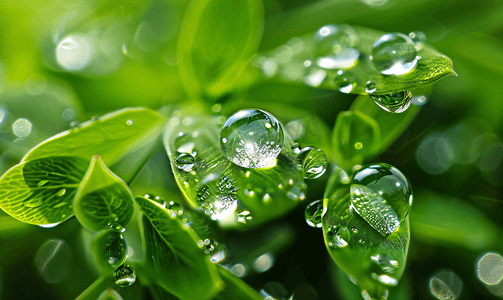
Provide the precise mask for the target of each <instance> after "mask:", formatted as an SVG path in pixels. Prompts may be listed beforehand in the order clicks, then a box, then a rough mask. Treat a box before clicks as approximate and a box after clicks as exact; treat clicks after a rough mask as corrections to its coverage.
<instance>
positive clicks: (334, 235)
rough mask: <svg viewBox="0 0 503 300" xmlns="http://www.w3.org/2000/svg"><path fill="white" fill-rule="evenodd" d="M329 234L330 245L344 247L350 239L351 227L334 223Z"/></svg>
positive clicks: (328, 231)
mask: <svg viewBox="0 0 503 300" xmlns="http://www.w3.org/2000/svg"><path fill="white" fill-rule="evenodd" d="M327 235H328V239H327V241H328V246H329V247H337V248H344V247H346V246H347V245H348V243H349V240H350V233H349V229H348V228H347V227H346V226H338V225H332V226H330V228H328V230H327Z"/></svg>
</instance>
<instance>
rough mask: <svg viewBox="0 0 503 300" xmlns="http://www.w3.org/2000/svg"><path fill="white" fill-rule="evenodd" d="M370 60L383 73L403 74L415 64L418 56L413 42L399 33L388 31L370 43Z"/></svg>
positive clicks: (409, 70)
mask: <svg viewBox="0 0 503 300" xmlns="http://www.w3.org/2000/svg"><path fill="white" fill-rule="evenodd" d="M371 59H372V62H373V63H374V66H375V67H376V69H377V70H378V71H379V72H380V73H381V74H384V75H403V74H407V73H409V72H411V71H412V70H413V69H414V68H415V67H416V65H417V62H418V57H417V50H416V47H415V45H414V42H413V41H412V40H411V39H410V38H409V37H408V36H406V35H404V34H401V33H388V34H385V35H383V36H381V37H380V38H379V39H377V41H375V42H374V44H373V45H372V57H371Z"/></svg>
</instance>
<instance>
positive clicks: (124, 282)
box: [114, 265, 136, 287]
mask: <svg viewBox="0 0 503 300" xmlns="http://www.w3.org/2000/svg"><path fill="white" fill-rule="evenodd" d="M114 278H115V283H116V284H117V285H118V286H120V287H127V286H130V285H132V284H133V283H135V281H136V273H135V271H134V270H133V269H132V268H131V267H129V266H126V265H122V266H119V267H118V268H117V269H115V271H114Z"/></svg>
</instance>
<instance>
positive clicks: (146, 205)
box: [136, 196, 222, 300]
mask: <svg viewBox="0 0 503 300" xmlns="http://www.w3.org/2000/svg"><path fill="white" fill-rule="evenodd" d="M136 202H137V203H138V204H139V205H140V207H141V209H142V210H143V212H144V214H145V215H144V217H143V223H142V224H143V230H144V239H145V240H144V241H143V242H144V247H145V268H146V272H145V274H148V276H149V277H150V279H151V280H153V281H155V282H156V284H158V285H159V286H161V287H162V288H164V289H165V290H166V291H168V292H169V293H171V294H173V295H174V296H176V297H178V298H180V299H201V300H204V299H211V298H212V297H214V296H215V295H216V294H217V293H218V292H219V291H220V289H221V287H222V281H221V280H220V278H219V276H218V272H217V269H216V266H215V265H214V264H213V263H211V262H210V259H209V257H208V256H207V255H205V254H204V251H203V249H201V248H200V247H199V246H198V241H199V237H198V236H197V235H196V234H195V233H194V232H193V231H191V230H190V228H187V227H185V226H184V224H183V223H182V222H181V221H180V220H179V219H178V218H177V217H176V216H172V215H171V214H169V213H168V211H167V210H166V209H164V208H163V207H162V206H161V205H160V204H158V203H157V202H154V201H151V200H148V199H146V198H144V197H141V196H137V197H136Z"/></svg>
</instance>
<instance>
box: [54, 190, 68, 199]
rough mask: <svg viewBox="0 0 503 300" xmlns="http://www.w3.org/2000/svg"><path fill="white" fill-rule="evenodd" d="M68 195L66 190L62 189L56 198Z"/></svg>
mask: <svg viewBox="0 0 503 300" xmlns="http://www.w3.org/2000/svg"><path fill="white" fill-rule="evenodd" d="M65 194H66V189H60V190H59V191H58V192H57V193H56V196H58V197H63V196H64V195H65Z"/></svg>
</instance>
